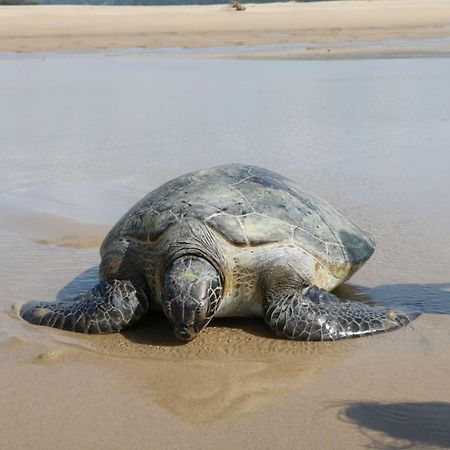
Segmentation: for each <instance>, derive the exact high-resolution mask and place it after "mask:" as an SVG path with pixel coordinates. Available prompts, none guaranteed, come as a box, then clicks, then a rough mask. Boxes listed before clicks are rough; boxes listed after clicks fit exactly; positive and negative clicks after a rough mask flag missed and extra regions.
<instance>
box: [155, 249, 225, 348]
mask: <svg viewBox="0 0 450 450" xmlns="http://www.w3.org/2000/svg"><path fill="white" fill-rule="evenodd" d="M221 295H222V280H221V278H220V275H219V273H218V272H217V270H216V269H215V268H214V266H213V265H212V264H211V263H210V262H208V261H207V260H206V259H205V258H202V257H200V256H196V255H189V254H186V255H183V256H180V257H179V258H177V259H175V260H174V261H173V262H172V263H171V264H170V265H169V267H167V269H166V270H165V273H164V280H163V305H162V306H163V311H164V314H165V315H166V317H167V318H168V319H169V321H170V322H171V324H172V326H173V329H174V332H175V336H176V337H177V338H178V339H180V340H182V341H190V340H192V339H193V338H195V337H196V336H197V334H198V333H199V332H200V331H201V330H202V329H203V328H204V327H205V326H206V325H207V324H208V323H209V321H210V320H211V319H212V318H213V316H214V314H215V313H216V311H217V309H218V307H219V304H220V300H221Z"/></svg>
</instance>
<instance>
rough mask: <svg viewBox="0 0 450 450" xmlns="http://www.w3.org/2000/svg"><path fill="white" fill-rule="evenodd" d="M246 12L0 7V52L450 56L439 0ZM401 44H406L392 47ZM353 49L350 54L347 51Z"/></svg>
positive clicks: (447, 16) (447, 19) (448, 20)
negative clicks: (209, 50)
mask: <svg viewBox="0 0 450 450" xmlns="http://www.w3.org/2000/svg"><path fill="white" fill-rule="evenodd" d="M246 8H247V9H246V10H245V11H239V12H238V11H235V10H233V9H232V8H230V7H229V6H228V5H207V6H144V7H138V6H120V7H117V6H20V7H7V6H3V7H1V8H0V51H9V52H31V51H54V50H59V51H61V50H98V49H115V48H160V47H180V48H206V47H222V46H238V47H240V46H243V45H244V46H245V45H265V44H300V43H301V44H306V45H305V46H302V47H300V48H297V49H284V50H281V51H275V52H274V51H273V50H270V49H268V50H267V52H266V53H267V54H266V55H265V57H271V58H273V57H282V58H286V57H287V58H296V59H298V58H356V57H368V56H369V57H394V56H411V55H415V56H427V55H428V56H433V55H445V56H448V55H449V54H450V43H449V42H448V38H449V37H450V5H449V3H448V2H447V1H446V0H395V1H390V0H378V1H369V0H360V1H339V2H335V1H332V2H312V3H295V2H288V3H271V4H246ZM440 39H444V40H443V41H440ZM446 39H447V40H446ZM405 40H409V41H410V43H411V45H409V46H406V47H405V45H400V46H398V45H394V46H393V45H392V42H395V41H405ZM411 40H414V41H411ZM355 43H358V44H359V47H358V48H357V49H354V48H352V45H353V44H355ZM247 57H261V53H260V52H257V53H256V54H254V53H253V52H249V54H248V55H247Z"/></svg>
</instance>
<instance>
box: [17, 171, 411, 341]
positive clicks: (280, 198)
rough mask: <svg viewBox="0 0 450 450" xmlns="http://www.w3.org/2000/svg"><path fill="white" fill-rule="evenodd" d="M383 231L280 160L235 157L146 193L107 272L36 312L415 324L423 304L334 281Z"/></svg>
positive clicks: (293, 330)
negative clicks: (361, 292) (369, 294)
mask: <svg viewBox="0 0 450 450" xmlns="http://www.w3.org/2000/svg"><path fill="white" fill-rule="evenodd" d="M374 245H375V244H374V241H373V239H372V238H371V237H370V236H369V235H368V234H366V233H364V232H363V231H362V230H361V229H360V228H358V227H357V226H356V225H354V224H353V223H351V222H350V221H348V220H347V219H345V218H344V217H343V216H342V215H341V214H340V213H339V212H338V211H336V210H335V209H333V208H332V207H331V206H329V205H328V204H327V203H325V202H324V201H323V200H321V199H319V198H318V197H316V196H313V195H310V194H307V193H305V192H304V191H303V190H302V189H300V187H299V186H298V185H297V184H295V183H294V182H292V181H290V180H288V179H287V178H284V177H283V176H280V175H278V174H276V173H274V172H271V171H269V170H266V169H263V168H260V167H255V166H249V165H241V164H232V165H225V166H220V167H215V168H210V169H205V170H199V171H197V172H193V173H189V174H187V175H184V176H180V177H178V178H175V179H174V180H172V181H169V182H168V183H166V184H164V185H162V186H161V187H159V188H157V189H155V190H154V191H152V192H150V193H149V194H148V195H146V196H145V197H144V198H143V199H142V200H140V201H139V202H138V203H137V204H136V205H135V206H133V207H132V208H131V209H130V210H129V211H128V212H127V213H126V214H125V215H124V216H123V217H122V218H121V219H120V220H119V222H118V223H117V224H116V225H115V226H114V227H113V228H112V230H111V231H110V232H109V234H108V235H107V236H106V238H105V240H104V241H103V244H102V246H101V250H100V254H101V258H102V259H101V264H100V271H99V279H100V281H99V283H98V284H97V285H96V286H95V287H94V288H93V289H92V290H90V291H89V292H87V293H84V294H81V295H77V296H75V297H72V298H68V299H64V300H55V301H52V302H28V303H26V304H25V305H24V306H23V307H22V309H21V312H20V314H21V316H22V317H23V318H24V319H25V320H27V321H28V322H31V323H34V324H38V325H47V326H51V327H55V328H62V329H65V330H71V331H77V332H82V333H106V332H113V331H120V330H122V329H124V328H126V327H128V326H129V325H131V324H133V323H135V322H136V321H138V320H139V319H140V318H141V317H142V316H143V315H144V314H146V313H147V312H148V311H150V310H162V311H163V312H164V314H165V315H166V316H167V318H168V319H169V321H170V322H171V324H172V326H173V328H174V332H175V335H176V336H177V337H178V338H179V339H181V340H185V341H187V340H191V339H193V338H194V337H195V336H196V335H197V334H198V333H199V332H200V330H202V329H203V328H204V327H205V326H206V325H207V324H208V323H209V321H210V320H211V319H212V318H213V317H224V316H253V317H263V318H264V320H265V322H266V323H267V325H268V326H269V327H270V328H271V329H272V331H273V332H274V333H275V334H276V335H278V336H282V337H285V338H288V339H298V340H336V339H342V338H349V337H358V336H363V335H370V334H373V333H376V332H380V331H388V330H392V329H395V328H398V327H400V326H403V325H406V324H407V323H409V322H410V321H411V320H412V319H413V318H414V315H407V314H404V313H400V312H395V311H393V310H390V309H386V308H371V307H370V306H367V305H365V304H362V303H359V302H350V301H341V300H339V299H338V298H337V297H336V296H335V295H333V294H331V293H329V292H328V291H329V290H332V289H333V288H335V287H336V286H338V285H339V284H341V283H342V282H344V281H345V280H347V279H348V278H349V277H350V276H351V275H352V274H353V273H354V272H355V271H356V270H358V269H359V268H360V267H361V266H362V265H363V264H364V263H365V262H366V261H367V259H368V258H369V257H370V256H371V255H372V253H373V251H374Z"/></svg>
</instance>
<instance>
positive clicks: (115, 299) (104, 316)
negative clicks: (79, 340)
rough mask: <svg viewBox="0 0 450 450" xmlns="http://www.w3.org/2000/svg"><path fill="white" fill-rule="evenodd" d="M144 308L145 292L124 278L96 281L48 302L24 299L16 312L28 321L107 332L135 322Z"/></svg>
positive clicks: (93, 331)
mask: <svg viewBox="0 0 450 450" xmlns="http://www.w3.org/2000/svg"><path fill="white" fill-rule="evenodd" d="M147 311H148V300H147V297H146V295H145V293H144V292H143V291H142V290H141V289H139V288H137V287H135V286H134V285H133V284H132V283H131V281H128V280H112V281H100V282H99V283H98V284H97V285H96V286H95V287H94V288H93V289H91V290H90V291H89V292H87V293H86V294H80V295H77V296H75V297H70V298H67V299H64V300H55V301H52V302H36V301H32V302H28V303H25V305H23V306H22V308H21V310H20V315H21V316H22V317H23V318H24V319H25V320H27V321H28V322H30V323H33V324H36V325H46V326H48V327H54V328H61V329H63V330H69V331H77V332H79V333H109V332H113V331H120V330H122V329H123V328H125V327H127V326H129V325H131V324H132V323H134V322H136V321H137V320H138V319H139V318H140V317H141V316H142V315H143V314H144V313H146V312H147Z"/></svg>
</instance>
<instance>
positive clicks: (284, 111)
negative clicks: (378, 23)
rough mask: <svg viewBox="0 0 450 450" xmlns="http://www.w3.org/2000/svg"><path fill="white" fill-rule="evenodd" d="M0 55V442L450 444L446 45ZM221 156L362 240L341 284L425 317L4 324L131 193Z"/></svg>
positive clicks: (91, 273) (86, 245) (93, 243)
mask: <svg viewBox="0 0 450 450" xmlns="http://www.w3.org/2000/svg"><path fill="white" fill-rule="evenodd" d="M0 65H1V67H0V69H1V70H0V88H1V101H0V123H2V125H4V128H3V129H2V133H0V157H1V161H2V163H1V164H0V190H1V192H0V285H1V289H0V380H1V389H0V405H1V408H0V447H2V448H5V449H29V448H31V449H48V448H57V449H68V450H71V449H80V448H82V449H108V450H114V449H124V448H126V449H139V450H140V449H158V450H159V449H196V450H198V449H211V448H217V449H233V450H234V449H236V448H243V449H244V448H248V449H273V448H276V449H338V450H340V449H342V450H348V449H350V450H353V449H361V448H376V449H401V448H414V449H430V448H433V449H436V448H448V447H449V446H450V428H449V426H448V425H449V423H450V389H449V373H450V352H449V348H450V331H449V330H450V275H449V267H450V251H449V249H450V229H449V223H450V209H449V208H448V207H447V205H448V192H449V190H450V177H449V176H448V174H449V167H450V153H449V151H448V142H449V117H450V104H449V102H448V93H449V89H450V86H449V83H448V80H449V79H450V60H449V59H446V58H439V59H426V60H423V59H419V60H416V59H407V60H374V61H367V60H364V61H236V60H189V59H183V60H145V59H143V60H139V59H138V60H134V59H132V60H128V59H118V60H116V59H113V60H112V59H105V58H102V57H98V56H97V55H94V56H93V55H84V54H80V55H78V56H77V57H76V58H75V57H73V56H72V55H60V56H58V57H53V58H46V59H45V60H42V59H41V58H36V57H34V56H33V55H29V56H28V55H25V56H22V57H18V58H17V57H16V58H12V59H10V60H3V61H0ZM274 81H275V82H274ZM233 161H234V162H244V161H245V162H247V163H253V164H257V165H261V166H265V167H268V168H270V169H273V170H275V171H277V172H279V173H282V174H283V175H286V176H288V177H290V178H291V179H293V180H295V181H296V182H298V183H300V184H301V185H302V186H303V187H304V188H305V189H306V190H308V191H312V192H315V193H317V194H318V195H320V196H321V197H323V198H324V199H326V200H327V201H329V202H330V203H331V204H333V205H335V206H336V207H338V208H339V209H340V210H342V212H343V213H344V214H345V215H346V216H348V217H349V218H350V219H351V220H353V221H355V222H356V223H358V224H359V225H360V226H361V227H363V228H364V229H366V230H368V231H369V232H370V233H371V234H372V235H373V236H374V237H375V239H376V241H377V244H378V246H377V250H376V252H375V253H374V255H373V257H372V258H371V259H370V261H369V262H368V263H367V264H366V265H365V266H364V267H363V268H362V269H361V270H360V271H359V272H358V273H356V274H355V275H354V276H353V277H352V278H351V280H350V282H348V283H346V284H345V285H344V286H342V287H340V288H339V289H338V290H337V292H336V293H337V295H339V296H341V297H342V298H352V299H355V300H361V301H366V302H369V303H372V304H373V303H375V304H379V305H383V304H384V305H389V307H394V308H400V307H413V306H420V307H421V308H423V311H424V313H423V315H422V316H420V317H419V318H418V319H417V320H416V321H414V322H413V323H412V324H411V326H408V327H407V328H405V329H402V330H399V331H395V332H392V333H389V334H383V335H379V336H373V337H367V338H363V339H359V340H358V339H357V340H348V341H341V342H334V343H326V342H325V343H308V342H306V343H305V342H290V341H287V340H280V339H277V338H276V337H275V336H273V335H272V334H271V333H270V332H269V331H268V329H267V328H266V327H265V325H264V323H263V322H262V321H261V320H251V319H248V320H247V319H240V320H233V319H230V320H225V319H223V320H217V321H213V322H212V323H211V324H210V326H208V327H207V328H206V329H205V330H204V331H203V332H202V333H201V334H200V335H199V336H198V337H197V338H196V339H195V340H194V341H192V342H189V343H187V344H180V343H179V342H177V341H176V340H175V338H174V337H173V334H172V332H171V330H170V327H169V324H168V323H167V320H166V319H165V318H164V317H161V316H157V315H153V316H152V315H151V314H150V315H149V317H148V318H145V319H144V320H142V321H140V322H139V323H138V324H136V326H134V327H132V328H130V329H128V330H125V331H124V332H123V333H118V334H107V335H90V336H88V335H81V334H75V333H70V332H64V331H61V330H56V329H52V328H46V327H38V326H33V325H30V324H29V323H27V322H25V321H23V320H21V319H20V317H19V315H18V311H19V309H20V305H21V304H23V302H25V301H28V300H32V299H52V298H55V297H57V298H66V297H67V296H69V295H73V294H76V293H79V292H83V291H85V290H87V289H89V288H91V287H92V286H93V285H94V284H95V283H96V282H97V266H98V263H99V256H98V244H99V242H100V240H101V235H102V234H103V233H104V232H105V231H106V229H108V228H109V227H110V226H112V225H113V223H114V222H115V221H116V220H117V219H118V218H119V217H120V216H121V215H122V214H123V213H124V212H125V211H126V209H127V208H128V207H129V206H131V205H132V204H134V203H135V201H136V200H138V199H139V198H140V197H141V196H142V195H144V194H145V193H146V192H148V191H149V190H151V189H153V188H155V187H156V186H158V185H159V184H161V183H162V182H164V181H166V180H168V179H170V178H172V177H175V176H177V175H179V174H181V173H184V172H187V171H190V170H195V169H198V168H200V167H205V166H213V165H218V164H223V163H228V162H233Z"/></svg>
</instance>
